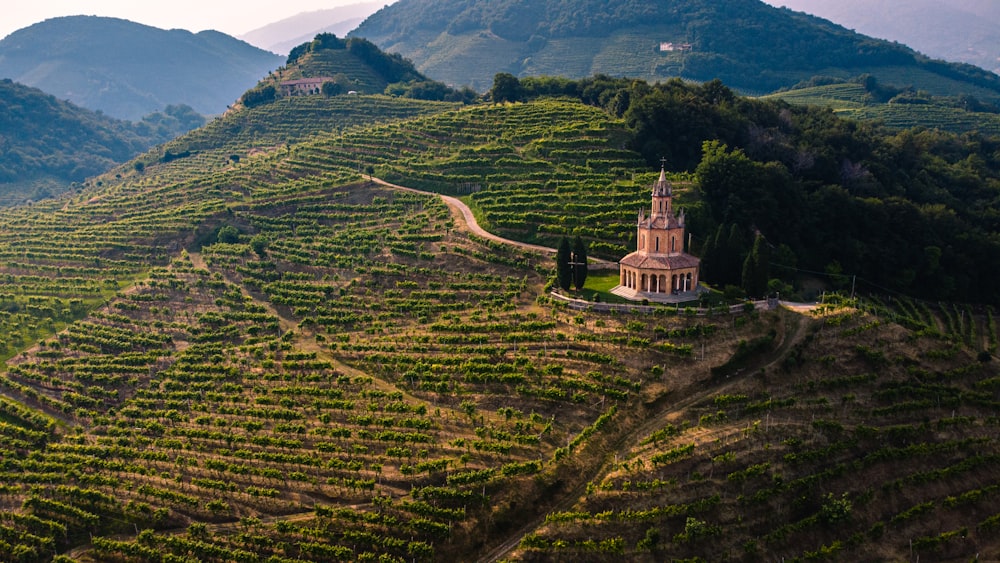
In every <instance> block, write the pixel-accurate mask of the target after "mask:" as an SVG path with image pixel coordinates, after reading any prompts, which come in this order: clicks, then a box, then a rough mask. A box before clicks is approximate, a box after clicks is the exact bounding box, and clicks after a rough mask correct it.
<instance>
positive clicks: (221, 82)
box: [0, 16, 282, 120]
mask: <svg viewBox="0 0 1000 563" xmlns="http://www.w3.org/2000/svg"><path fill="white" fill-rule="evenodd" d="M281 61H282V59H281V57H279V56H278V55H275V54H273V53H269V52H267V51H263V50H261V49H258V48H256V47H253V46H251V45H248V44H246V43H244V42H242V41H239V40H237V39H234V38H232V37H229V36H228V35H225V34H222V33H219V32H216V31H203V32H200V33H197V34H193V33H191V32H188V31H184V30H178V29H175V30H170V31H166V30H162V29H157V28H154V27H149V26H145V25H140V24H137V23H133V22H129V21H126V20H121V19H115V18H102V17H94V16H72V17H64V18H54V19H50V20H46V21H44V22H41V23H38V24H35V25H32V26H30V27H27V28H24V29H21V30H19V31H16V32H14V33H12V34H10V35H8V36H7V37H6V38H4V39H3V40H2V41H0V77H6V78H10V79H12V80H14V81H16V82H20V83H22V84H26V85H28V86H33V87H36V88H39V89H41V90H44V91H46V92H48V93H50V94H52V95H54V96H56V97H57V98H59V99H67V100H69V101H72V102H73V103H75V104H77V105H79V106H83V107H86V108H89V109H92V110H95V111H102V112H104V113H106V114H108V115H111V116H113V117H117V118H119V119H130V120H139V119H141V118H142V117H143V116H145V115H148V114H150V113H153V112H156V111H160V110H162V109H163V108H165V107H166V106H168V105H178V104H184V105H188V106H191V107H192V108H194V109H195V111H197V112H198V113H201V114H202V115H214V114H220V113H222V112H224V111H225V110H226V107H227V106H228V105H230V104H232V103H233V102H234V101H235V100H236V99H237V98H239V96H240V94H242V93H243V92H244V91H246V89H247V88H250V87H251V86H253V85H254V84H255V83H256V82H257V81H258V80H260V79H261V77H263V76H266V75H267V73H268V72H269V71H271V70H273V69H275V68H277V67H278V65H280V64H281Z"/></svg>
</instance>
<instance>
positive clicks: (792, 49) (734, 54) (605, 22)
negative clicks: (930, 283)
mask: <svg viewBox="0 0 1000 563" xmlns="http://www.w3.org/2000/svg"><path fill="white" fill-rule="evenodd" d="M352 35H353V36H358V37H366V38H368V39H370V40H371V41H373V42H375V43H376V44H378V45H379V46H380V47H382V48H383V49H386V50H389V51H391V52H394V53H399V54H401V55H403V56H404V57H406V58H408V59H410V60H412V61H413V62H414V64H416V66H417V68H418V69H419V70H420V71H421V72H424V73H426V74H427V75H428V76H430V77H432V78H434V79H437V80H441V81H444V82H446V83H449V84H456V85H463V84H468V85H471V86H472V87H473V88H475V89H477V90H480V91H484V90H486V89H488V88H489V85H490V84H491V82H492V78H493V76H494V74H496V73H498V72H509V73H512V74H514V75H516V76H533V75H535V76H537V75H552V76H567V77H570V78H581V77H585V76H590V75H593V74H597V73H603V74H607V75H610V76H628V77H635V78H642V79H646V80H649V81H654V80H662V79H666V78H669V77H674V76H679V77H683V78H687V79H691V80H695V81H707V80H712V79H714V78H720V79H722V81H723V82H725V83H726V84H727V85H729V86H731V87H734V88H736V89H739V90H742V91H745V92H750V93H766V92H771V91H773V90H777V89H779V88H781V87H788V86H791V85H793V84H796V83H798V82H800V81H802V80H807V79H809V78H810V77H812V76H814V75H819V74H822V75H834V76H840V77H842V78H848V77H852V76H857V75H859V74H863V73H870V74H873V75H875V76H876V77H878V78H879V80H880V81H882V82H885V83H888V84H895V85H899V86H906V85H912V86H914V87H916V88H919V89H923V90H928V91H930V92H932V93H937V94H941V95H945V94H949V95H954V94H957V93H961V92H966V93H970V94H973V95H976V96H978V97H984V98H997V97H998V96H1000V79H998V78H997V77H996V75H992V74H989V73H986V72H983V71H982V70H981V69H976V68H973V67H968V66H962V65H956V64H945V63H937V62H933V61H930V60H927V59H925V58H922V57H920V56H918V55H917V54H916V53H915V52H913V51H912V50H910V49H908V48H906V47H905V46H902V45H898V44H893V43H890V42H887V41H882V40H876V39H871V38H868V37H865V36H862V35H858V34H856V33H853V32H850V31H848V30H846V29H844V28H843V27H840V26H837V25H833V24H831V23H830V22H828V21H825V20H821V19H819V18H815V17H811V16H807V15H804V14H799V13H794V12H791V11H789V10H780V9H777V8H774V7H771V6H768V5H766V4H764V3H762V2H760V1H759V0H724V1H714V0H713V1H708V0H671V1H668V2H655V3H651V2H638V1H633V0H614V1H612V2H603V1H602V2H598V1H596V0H594V1H590V0H585V1H578V2H556V1H554V0H548V1H544V2H528V1H526V0H506V1H504V2H486V1H485V0H449V1H447V2H439V1H436V0H401V1H399V2H397V3H395V4H393V5H391V6H387V7H386V8H384V9H382V10H380V11H379V12H377V13H376V14H374V15H372V16H371V17H369V18H368V19H367V20H365V22H364V23H363V24H361V26H359V27H358V29H357V30H355V31H353V32H352ZM661 43H671V44H674V45H676V46H680V45H690V46H691V49H690V51H687V50H684V49H681V48H679V47H678V48H677V49H676V50H673V51H660V45H661Z"/></svg>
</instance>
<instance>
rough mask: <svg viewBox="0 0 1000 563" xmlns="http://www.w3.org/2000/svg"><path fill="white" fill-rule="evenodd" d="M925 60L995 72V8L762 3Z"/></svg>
mask: <svg viewBox="0 0 1000 563" xmlns="http://www.w3.org/2000/svg"><path fill="white" fill-rule="evenodd" d="M766 1H767V3H768V4H773V5H775V6H787V7H788V8H790V9H793V10H796V11H799V12H805V13H807V14H813V15H815V16H819V17H821V18H826V19H828V20H830V21H833V22H836V23H838V24H840V25H843V26H844V27H847V28H850V29H853V30H855V31H857V32H858V33H864V34H865V35H870V36H872V37H880V38H883V39H889V40H892V41H899V42H900V43H903V44H906V45H909V46H910V47H913V48H914V49H917V50H918V51H920V52H921V53H924V54H926V55H928V56H930V57H934V58H940V59H944V60H948V61H960V62H964V63H970V64H974V65H976V66H979V67H982V68H985V69H987V70H990V71H993V72H997V71H998V70H1000V31H998V28H1000V4H998V3H997V2H994V1H992V0H948V1H946V2H942V1H940V0H912V1H910V2H894V1H893V0H766Z"/></svg>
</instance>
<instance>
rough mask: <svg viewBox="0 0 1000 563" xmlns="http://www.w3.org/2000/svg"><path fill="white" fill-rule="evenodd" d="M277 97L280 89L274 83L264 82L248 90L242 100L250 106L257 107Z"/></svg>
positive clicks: (245, 104)
mask: <svg viewBox="0 0 1000 563" xmlns="http://www.w3.org/2000/svg"><path fill="white" fill-rule="evenodd" d="M276 99H278V89H277V88H275V87H274V85H273V84H264V85H261V86H258V87H256V88H253V89H251V90H247V91H246V92H245V93H244V94H243V97H241V98H240V102H241V103H242V104H243V105H244V106H246V107H248V108H255V107H258V106H262V105H265V104H270V103H272V102H274V100H276Z"/></svg>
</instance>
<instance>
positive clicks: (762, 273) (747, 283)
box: [743, 235, 771, 297]
mask: <svg viewBox="0 0 1000 563" xmlns="http://www.w3.org/2000/svg"><path fill="white" fill-rule="evenodd" d="M770 259H771V257H770V253H769V252H768V248H767V241H766V240H764V237H763V236H761V235H757V238H756V239H754V242H753V250H751V251H750V254H748V255H747V259H746V260H745V261H744V262H743V289H744V290H746V292H747V295H750V296H752V297H763V296H764V294H766V293H767V281H768V278H769V272H768V270H769V265H770Z"/></svg>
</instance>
